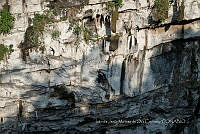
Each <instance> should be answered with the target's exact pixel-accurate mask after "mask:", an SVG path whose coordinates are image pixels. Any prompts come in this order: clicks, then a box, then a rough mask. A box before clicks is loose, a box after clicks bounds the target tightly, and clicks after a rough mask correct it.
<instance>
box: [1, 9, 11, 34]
mask: <svg viewBox="0 0 200 134" xmlns="http://www.w3.org/2000/svg"><path fill="white" fill-rule="evenodd" d="M13 26H14V17H13V16H12V15H11V13H10V12H8V11H6V10H0V33H3V34H7V33H9V32H10V30H11V29H12V28H13Z"/></svg>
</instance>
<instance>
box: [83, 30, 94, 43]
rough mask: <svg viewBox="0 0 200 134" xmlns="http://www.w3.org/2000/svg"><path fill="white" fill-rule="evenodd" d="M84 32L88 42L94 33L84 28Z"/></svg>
mask: <svg viewBox="0 0 200 134" xmlns="http://www.w3.org/2000/svg"><path fill="white" fill-rule="evenodd" d="M82 31H83V38H84V40H85V41H86V42H88V41H89V40H90V39H91V38H92V32H91V31H90V30H89V29H87V28H83V30H82Z"/></svg>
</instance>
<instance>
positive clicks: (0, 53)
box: [0, 44, 14, 61]
mask: <svg viewBox="0 0 200 134" xmlns="http://www.w3.org/2000/svg"><path fill="white" fill-rule="evenodd" d="M13 51H14V50H13V45H10V46H9V47H7V46H4V45H2V44H1V45H0V61H1V60H3V58H4V56H5V55H6V54H8V53H11V52H13Z"/></svg>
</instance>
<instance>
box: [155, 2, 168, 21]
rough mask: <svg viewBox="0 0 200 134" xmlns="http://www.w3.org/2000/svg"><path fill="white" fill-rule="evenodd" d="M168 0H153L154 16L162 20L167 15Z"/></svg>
mask: <svg viewBox="0 0 200 134" xmlns="http://www.w3.org/2000/svg"><path fill="white" fill-rule="evenodd" d="M168 10H169V1H168V0H156V1H155V17H156V19H157V20H161V21H162V22H163V21H164V20H165V19H166V18H167V17H168Z"/></svg>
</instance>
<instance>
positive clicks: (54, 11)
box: [51, 8, 61, 16]
mask: <svg viewBox="0 0 200 134" xmlns="http://www.w3.org/2000/svg"><path fill="white" fill-rule="evenodd" d="M51 11H52V13H53V15H55V16H58V15H60V14H61V10H60V9H57V8H54V9H52V10H51Z"/></svg>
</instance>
